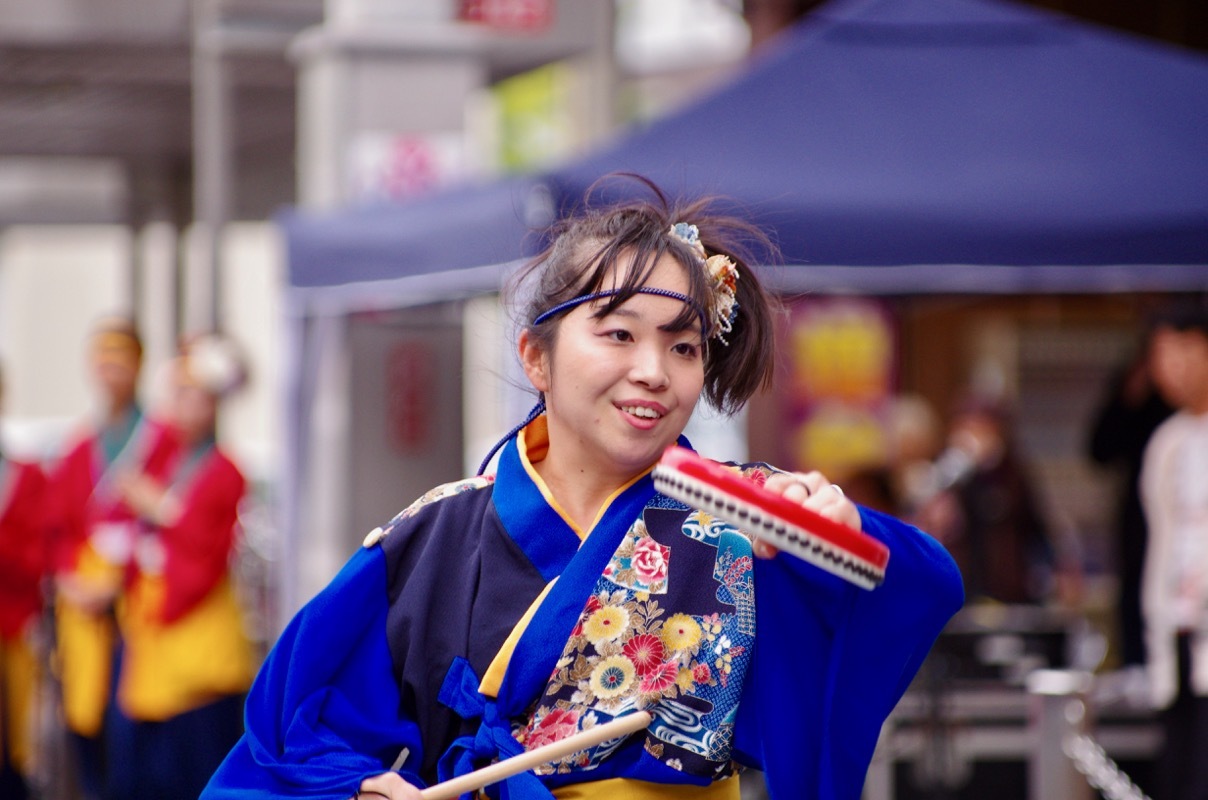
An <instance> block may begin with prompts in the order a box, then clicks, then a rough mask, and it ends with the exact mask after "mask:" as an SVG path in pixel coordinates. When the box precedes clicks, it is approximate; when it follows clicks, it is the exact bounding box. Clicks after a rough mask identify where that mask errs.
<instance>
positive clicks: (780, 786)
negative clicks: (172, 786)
mask: <svg viewBox="0 0 1208 800" xmlns="http://www.w3.org/2000/svg"><path fill="white" fill-rule="evenodd" d="M544 436H545V429H544V420H543V419H538V420H537V422H535V423H534V424H532V425H530V426H529V427H528V428H527V429H526V430H525V431H523V432H522V434H521V436H520V437H518V439H517V440H515V441H512V442H510V443H509V444H508V445H507V447H505V448H504V450H503V452H502V454H501V457H500V462H499V468H498V474H497V476H496V478H495V479H494V480H491V479H489V478H476V479H471V480H469V481H464V482H461V483H458V484H453V485H450V486H446V487H441V488H439V489H437V490H433V492H430V493H429V494H428V495H426V496H425V497H424V498H421V499H420V500H419V501H417V502H416V503H415V504H413V505H412V506H411V507H409V508H408V509H407V510H405V511H404V512H403V513H401V514H400V515H399V516H398V517H396V518H395V519H394V520H392V521H391V522H390V524H389V525H387V526H385V527H384V529H383V531H382V535H381V536H380V537H372V538H373V539H374V541H372V542H370V543H368V544H367V546H366V547H365V548H364V549H362V550H361V551H360V552H358V553H357V554H356V555H355V556H353V558H352V559H351V560H350V561H349V562H348V564H347V565H346V566H345V567H344V569H343V570H342V571H341V572H340V574H339V575H338V576H337V577H336V578H335V579H334V580H333V581H332V583H331V584H330V585H329V586H328V587H327V588H326V589H324V590H323V591H322V592H321V593H320V594H319V595H317V596H316V597H315V598H314V599H313V600H312V601H311V602H310V603H309V604H308V605H307V606H306V607H305V608H303V609H302V610H301V611H300V612H299V613H298V615H297V616H296V617H295V618H294V619H293V621H292V622H291V623H290V625H289V626H288V627H287V628H286V630H285V632H284V633H283V634H282V636H281V638H280V640H279V641H278V642H277V644H276V646H275V648H274V649H273V651H272V653H270V655H269V657H268V660H267V661H266V663H265V664H264V666H263V668H262V669H261V672H260V674H259V676H258V677H257V679H256V682H255V685H254V686H253V688H252V692H251V694H250V695H249V698H248V704H247V713H246V722H247V731H246V733H245V735H244V737H243V738H242V740H241V741H240V742H239V744H238V745H237V746H236V747H235V749H234V750H232V752H231V753H230V755H229V756H228V757H227V759H226V761H225V762H224V763H223V765H222V767H221V768H220V769H219V770H218V772H217V773H216V774H215V776H214V778H213V780H212V781H211V783H210V785H209V787H208V788H207V790H206V793H205V794H203V796H202V797H203V798H204V799H205V800H219V799H220V798H232V799H233V798H241V799H242V798H251V799H253V800H254V799H255V798H281V797H308V798H330V799H331V800H345V799H346V798H348V797H351V796H352V795H353V794H355V792H356V790H357V788H358V786H359V784H360V782H361V780H362V779H364V778H366V777H368V776H371V775H376V774H379V773H381V772H383V771H385V770H387V769H389V768H391V767H392V766H396V765H397V769H398V770H399V771H400V772H401V773H402V775H403V777H404V778H406V779H407V780H408V781H409V782H411V783H414V784H415V785H417V786H425V785H431V784H433V783H435V782H437V781H439V780H444V779H447V778H449V777H451V776H452V775H454V774H461V773H463V772H466V771H469V770H471V769H473V768H475V767H476V766H481V765H483V764H485V763H489V762H490V761H492V760H494V759H498V758H505V757H508V756H511V755H514V754H516V753H519V752H521V751H522V750H523V749H524V748H525V747H529V748H533V747H537V746H540V745H541V744H544V743H546V742H548V741H552V740H556V739H559V738H562V737H564V736H566V735H570V734H572V733H574V732H575V731H577V730H580V729H582V728H585V727H589V726H591V725H594V724H599V723H602V722H607V721H608V720H609V719H612V718H614V717H616V716H619V715H623V714H626V713H629V712H630V711H632V710H633V709H635V708H637V707H644V708H646V709H647V710H650V711H651V712H652V713H653V715H654V718H655V720H654V723H653V724H652V725H651V726H650V727H649V728H648V729H647V730H646V732H645V733H644V735H637V736H633V737H630V738H629V739H627V740H625V741H624V742H619V743H618V742H611V743H606V744H605V745H601V746H598V747H596V748H593V749H592V750H590V751H588V752H584V753H577V754H575V755H574V756H573V757H569V758H567V759H564V760H563V761H562V762H560V763H558V764H555V765H551V766H549V767H547V768H543V769H541V770H539V771H538V772H539V774H534V773H525V774H524V775H521V776H518V777H516V778H514V779H511V780H509V781H508V782H506V783H505V784H501V785H498V786H495V787H492V789H491V790H490V792H491V794H492V796H495V797H501V798H508V800H548V798H550V797H551V792H554V793H556V791H557V789H558V787H560V786H564V785H567V784H572V783H580V782H584V781H599V780H606V779H618V778H628V779H634V780H640V781H648V782H654V783H678V784H693V785H702V786H703V785H708V784H710V783H711V782H713V781H716V780H722V779H726V778H728V777H729V776H730V775H731V774H733V772H734V770H735V765H736V764H742V765H746V766H751V767H755V768H758V769H762V770H763V771H764V772H765V779H766V783H767V786H768V790H769V793H770V794H771V797H772V798H773V800H797V799H798V798H805V799H806V800H812V799H813V798H817V800H832V799H834V800H856V798H858V797H859V795H860V791H861V788H862V786H863V782H864V775H865V771H866V770H867V767H868V763H869V760H870V759H871V757H872V753H873V749H874V747H875V745H876V741H877V736H878V733H879V730H880V727H881V723H882V722H883V721H884V719H885V718H886V716H887V715H888V714H889V712H890V711H891V710H892V709H893V707H894V705H895V704H896V703H897V701H898V699H899V698H900V697H901V695H902V692H903V691H904V690H905V689H906V686H907V685H908V684H909V683H910V681H911V679H912V678H913V676H914V674H915V672H916V671H917V669H918V667H919V665H920V664H921V663H922V660H923V658H924V656H925V655H926V654H927V652H928V650H929V649H930V647H931V645H932V643H933V641H934V639H935V637H936V635H937V634H938V633H939V631H940V629H941V628H942V627H943V625H944V624H945V623H946V622H947V620H948V619H949V618H950V617H951V615H952V614H954V613H955V612H956V610H957V609H958V608H959V607H960V604H961V602H962V600H963V594H962V589H961V581H960V577H959V573H958V571H957V569H956V567H955V565H954V564H953V562H952V560H951V559H950V558H949V556H948V554H947V553H946V552H945V551H944V550H943V548H942V547H940V546H939V545H938V544H937V543H936V542H935V541H934V540H933V539H931V538H930V537H928V536H926V535H925V534H922V533H920V532H919V531H918V530H916V529H914V528H912V527H910V526H907V525H905V524H903V523H901V522H899V521H897V520H894V519H892V518H890V517H887V516H885V515H882V514H879V513H876V512H873V511H870V510H867V509H861V517H862V521H863V528H864V530H865V531H866V532H867V533H869V534H871V535H872V536H875V537H876V538H878V539H880V540H881V541H883V542H885V543H886V544H887V545H888V546H889V549H890V552H891V557H890V563H889V567H888V569H887V572H886V579H885V582H884V584H882V585H881V586H880V587H879V588H877V589H876V590H874V591H871V592H869V591H864V590H862V589H859V588H856V587H854V586H852V585H850V584H848V583H845V582H844V581H842V580H840V579H839V578H837V577H835V576H833V575H831V574H829V573H826V572H823V571H821V570H819V569H817V568H816V567H814V566H812V565H810V564H807V563H805V562H803V561H800V560H798V559H796V558H794V557H792V556H790V555H786V554H780V555H778V556H776V557H775V558H773V559H766V560H765V559H757V558H753V557H752V554H751V544H750V540H749V538H748V537H747V535H746V534H745V533H743V532H742V531H739V530H737V529H735V528H734V527H732V526H730V525H728V524H725V523H722V522H720V521H719V520H716V519H712V518H710V517H709V516H708V515H706V514H704V513H702V512H699V511H695V510H693V509H689V508H687V507H685V506H684V505H682V504H680V503H678V502H677V501H674V500H671V499H669V498H666V497H664V496H662V495H659V494H658V493H657V492H656V491H655V490H654V487H653V484H652V481H651V479H650V477H649V475H644V476H642V477H640V478H638V479H637V480H636V481H634V482H633V483H631V484H630V485H628V486H627V487H623V489H622V490H621V491H619V492H618V493H617V494H616V495H615V496H614V497H613V498H612V500H611V501H610V503H609V504H608V506H607V508H606V509H605V510H604V512H602V514H601V517H600V519H599V520H598V521H597V523H596V524H595V526H594V527H593V528H592V530H591V531H590V534H589V535H586V537H585V538H583V539H580V536H579V535H578V533H577V532H576V531H575V530H574V528H573V527H572V526H570V525H569V524H568V523H567V522H566V520H565V519H564V518H563V517H562V516H561V514H560V513H559V512H558V510H557V508H556V505H555V504H553V503H552V502H551V501H550V500H549V498H548V497H547V494H546V491H545V489H544V486H543V484H542V483H541V481H540V479H539V478H537V475H536V472H535V471H534V470H533V468H532V466H531V463H529V458H528V454H529V453H540V452H541V450H543V447H544V443H545V441H544ZM744 469H745V470H746V471H747V472H748V473H750V474H752V475H755V474H756V473H759V472H766V471H767V470H766V467H761V466H752V467H747V468H744ZM537 601H539V602H537ZM518 623H519V624H518Z"/></svg>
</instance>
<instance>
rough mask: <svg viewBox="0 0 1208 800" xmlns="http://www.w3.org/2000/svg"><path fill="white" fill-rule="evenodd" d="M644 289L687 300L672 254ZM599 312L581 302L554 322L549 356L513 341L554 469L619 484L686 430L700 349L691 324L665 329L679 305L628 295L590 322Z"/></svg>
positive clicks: (700, 367)
mask: <svg viewBox="0 0 1208 800" xmlns="http://www.w3.org/2000/svg"><path fill="white" fill-rule="evenodd" d="M628 267H629V265H628V263H625V262H622V263H620V264H618V266H617V269H618V270H623V269H628ZM618 283H619V281H618ZM646 285H647V286H648V287H651V288H655V287H657V288H661V289H669V290H671V291H674V292H679V293H681V294H687V293H688V279H687V276H685V275H684V271H683V267H682V266H680V264H679V262H677V261H676V260H675V259H674V258H672V257H671V256H664V257H663V258H662V259H660V260H659V261H658V263H657V264H656V265H655V268H654V270H653V272H652V273H651V275H650V279H649V281H648V282H647V284H646ZM599 305H600V304H598V303H584V304H582V305H579V306H577V307H575V308H574V309H573V310H572V311H570V312H568V313H567V314H566V315H565V316H563V317H562V319H561V321H560V324H559V327H558V331H557V334H556V338H555V340H554V347H553V350H552V352H549V353H545V352H542V351H540V349H539V348H538V347H537V346H536V345H535V343H534V342H533V341H532V340H531V339H529V338H528V337H527V336H522V337H521V357H522V360H523V362H524V366H525V371H526V372H527V373H528V376H529V379H530V380H532V382H533V385H534V386H535V387H536V388H537V389H538V390H540V391H543V392H544V393H545V402H546V408H547V416H548V420H549V430H550V452H549V458H550V459H554V458H557V459H558V462H559V464H560V465H561V467H562V468H565V467H566V465H572V468H578V469H589V470H596V471H602V472H605V473H607V474H610V475H614V476H615V477H617V478H619V479H627V478H629V477H632V476H633V475H636V474H637V473H639V472H641V471H643V470H645V469H646V468H648V467H649V466H650V465H652V464H653V463H654V462H655V461H657V460H658V458H659V456H661V455H662V453H663V450H664V449H666V448H667V447H668V446H669V445H671V444H673V443H674V442H675V440H676V439H677V438H678V437H679V435H680V433H681V432H682V431H683V430H684V426H685V425H687V424H688V418H689V417H691V416H692V410H693V409H694V408H695V407H696V401H697V400H698V399H699V398H700V393H701V388H702V386H703V385H704V374H705V372H704V351H703V346H702V343H701V333H700V329H699V326H698V325H697V324H693V325H692V327H691V328H690V329H688V330H684V331H678V332H673V331H671V330H668V329H667V326H668V325H669V324H670V323H671V322H672V321H673V320H674V319H675V318H676V317H677V316H678V315H679V314H680V313H681V312H682V311H683V303H682V301H679V300H675V299H672V298H668V297H660V296H656V295H650V294H637V295H634V296H633V297H632V298H630V299H629V300H628V301H626V302H625V303H624V304H622V305H621V306H620V307H618V308H617V309H616V310H615V311H614V312H613V313H611V314H609V315H608V316H606V317H602V318H599V319H595V318H593V316H592V315H593V314H594V313H595V312H596V310H597V309H598V308H599Z"/></svg>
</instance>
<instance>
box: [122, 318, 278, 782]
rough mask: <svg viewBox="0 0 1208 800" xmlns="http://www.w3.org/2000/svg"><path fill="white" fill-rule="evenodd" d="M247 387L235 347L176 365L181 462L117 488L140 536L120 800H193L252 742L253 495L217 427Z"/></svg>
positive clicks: (193, 353)
mask: <svg viewBox="0 0 1208 800" xmlns="http://www.w3.org/2000/svg"><path fill="white" fill-rule="evenodd" d="M244 378H245V370H244V367H243V362H242V359H241V358H240V357H239V355H238V353H237V351H236V350H235V348H234V346H233V345H232V343H231V342H230V341H228V340H226V339H223V338H220V337H217V336H212V335H207V336H201V337H198V338H195V339H193V340H190V341H188V342H187V343H186V344H185V346H184V347H183V348H182V353H181V356H180V357H179V358H178V359H177V360H176V362H175V363H174V364H173V365H172V379H173V386H172V399H171V403H170V406H171V407H170V413H169V417H170V422H171V426H172V432H173V436H174V437H175V439H176V444H177V447H176V448H175V450H174V453H173V456H172V457H171V458H169V459H165V460H163V461H155V462H149V463H148V464H147V465H146V467H145V468H144V469H142V470H132V469H131V470H125V469H123V470H120V471H119V472H118V474H117V476H116V481H115V483H116V487H117V490H118V492H119V493H120V495H121V497H122V498H123V500H124V502H125V503H126V504H127V505H128V506H129V507H130V508H131V509H132V510H133V511H134V512H135V514H136V516H137V521H138V525H137V535H136V537H135V540H134V548H133V555H132V558H131V562H130V571H129V577H128V580H127V583H126V588H125V592H124V602H123V604H122V606H121V608H120V610H119V614H118V623H119V627H120V630H121V634H122V641H123V645H124V652H123V657H122V664H121V673H120V676H119V679H118V686H117V707H118V710H119V712H120V713H121V714H122V715H123V717H124V718H125V719H127V720H129V721H130V723H131V727H132V731H133V735H132V737H131V738H130V740H129V745H130V750H129V752H128V758H124V759H122V764H123V768H122V769H121V770H120V771H119V775H118V780H117V782H116V784H115V787H114V788H115V792H114V794H115V796H119V797H155V798H160V799H161V800H170V799H171V798H181V799H182V800H185V799H186V798H187V799H188V800H193V798H196V797H197V796H198V794H200V793H201V790H202V788H203V787H204V786H205V783H206V781H207V780H208V778H209V776H210V774H211V773H213V771H214V770H215V768H217V766H218V764H219V763H220V762H221V760H222V758H223V756H224V755H225V754H226V752H227V751H228V750H229V749H230V748H231V746H232V745H234V743H235V741H236V740H238V738H239V736H240V734H241V733H242V729H243V726H242V710H243V696H244V694H245V693H246V691H247V689H248V687H249V686H250V685H251V680H252V677H253V673H254V669H255V665H254V663H253V655H252V648H251V644H250V642H249V640H248V638H247V637H246V635H245V633H244V628H243V620H242V613H241V609H240V606H239V603H238V598H237V597H236V593H235V587H234V584H233V580H232V578H231V576H230V573H229V569H230V563H231V558H232V554H233V551H234V548H235V545H236V532H237V528H238V508H239V503H240V501H241V500H242V498H243V495H244V491H245V486H246V483H245V480H244V477H243V475H242V473H241V472H240V471H239V468H238V467H237V466H236V465H235V464H234V462H233V461H232V460H231V459H230V458H229V457H228V456H227V455H226V454H225V453H224V452H223V451H222V449H221V448H219V447H218V445H217V442H216V423H217V412H218V405H219V401H220V399H221V398H223V397H225V396H226V395H228V394H229V393H230V392H232V391H234V390H235V389H236V388H238V387H239V386H240V385H242V384H243V382H244ZM127 766H128V767H129V768H126V767H127Z"/></svg>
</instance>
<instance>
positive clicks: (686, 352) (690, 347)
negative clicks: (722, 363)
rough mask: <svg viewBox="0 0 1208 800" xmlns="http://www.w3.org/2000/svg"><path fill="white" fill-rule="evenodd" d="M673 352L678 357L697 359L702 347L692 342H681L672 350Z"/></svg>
mask: <svg viewBox="0 0 1208 800" xmlns="http://www.w3.org/2000/svg"><path fill="white" fill-rule="evenodd" d="M671 350H672V352H674V353H676V354H677V355H681V356H686V357H688V358H696V354H697V353H698V352H700V347H699V346H697V345H695V344H693V343H692V342H680V343H679V344H677V345H676V346H675V347H673V348H671Z"/></svg>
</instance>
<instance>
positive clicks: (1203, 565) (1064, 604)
mask: <svg viewBox="0 0 1208 800" xmlns="http://www.w3.org/2000/svg"><path fill="white" fill-rule="evenodd" d="M890 416H891V420H890V425H889V429H890V431H891V436H890V438H891V441H892V445H891V448H890V449H891V452H892V456H893V457H892V458H891V459H890V460H889V462H888V464H887V465H885V466H883V467H878V468H875V469H872V470H870V471H868V472H866V473H864V474H862V475H861V476H859V479H858V480H852V481H847V482H845V485H846V486H850V487H851V489H850V490H849V494H851V495H853V496H856V495H857V493H858V494H859V497H860V499H861V501H862V502H865V503H866V504H868V505H871V506H873V507H879V508H882V509H883V510H886V511H889V512H891V513H894V514H896V515H899V516H901V517H902V518H903V519H908V520H911V521H913V522H915V523H916V524H918V526H919V527H920V528H922V529H923V530H926V531H928V532H929V533H931V534H932V535H934V536H935V537H936V538H938V539H939V540H940V541H941V542H942V543H943V544H944V545H945V546H946V547H947V548H948V550H949V551H950V552H951V553H952V555H953V557H954V558H955V560H956V561H957V563H958V565H959V566H960V569H961V572H962V575H963V578H964V581H965V590H966V596H967V598H968V603H967V606H966V608H965V610H964V611H962V612H961V614H958V617H957V618H956V619H954V620H953V623H954V624H955V625H958V626H959V625H961V624H962V615H964V621H965V622H968V620H969V619H970V618H972V619H975V620H996V621H998V622H999V623H1006V622H1007V621H1008V620H1010V619H1012V614H1011V611H1013V610H1014V611H1018V610H1020V609H1036V610H1039V609H1045V610H1048V611H1051V612H1053V613H1052V614H1051V615H1050V616H1049V617H1048V618H1049V619H1054V618H1055V619H1065V620H1079V619H1080V620H1081V621H1082V622H1085V616H1086V594H1085V587H1084V580H1083V574H1082V572H1083V562H1084V559H1083V556H1082V553H1081V547H1080V544H1079V542H1078V537H1077V535H1076V534H1075V535H1070V534H1068V533H1062V532H1060V531H1059V530H1055V528H1056V527H1057V526H1054V525H1053V524H1051V519H1052V517H1053V515H1052V514H1049V513H1046V508H1045V504H1044V503H1043V502H1042V499H1041V494H1040V492H1039V491H1038V484H1037V481H1036V478H1035V476H1034V474H1033V471H1032V469H1031V468H1030V465H1029V460H1028V457H1027V454H1026V453H1024V452H1022V449H1021V448H1020V446H1019V445H1018V440H1017V437H1016V426H1015V422H1014V420H1013V418H1012V414H1011V409H1010V408H1009V406H1008V405H1007V404H1005V403H1003V402H1002V399H1001V398H1000V397H987V396H980V395H978V394H976V393H971V394H968V395H966V396H964V397H962V398H961V399H960V400H959V401H958V402H957V403H956V404H955V405H954V407H953V408H952V409H951V411H950V414H949V415H948V419H947V421H946V425H945V424H944V423H943V422H941V418H940V415H939V414H938V413H937V412H936V411H935V410H934V409H933V408H932V407H931V406H930V405H929V404H928V403H927V402H926V401H925V400H923V399H922V398H920V397H915V396H907V397H900V398H898V399H897V401H896V403H895V405H894V407H893V411H892V413H891V415H890ZM1085 439H1086V452H1085V454H1084V455H1085V457H1086V458H1087V459H1088V460H1090V461H1091V462H1094V463H1095V464H1097V465H1099V466H1101V467H1103V468H1107V469H1112V470H1115V471H1116V472H1117V477H1118V478H1119V483H1118V485H1119V487H1120V489H1119V492H1118V496H1117V499H1116V503H1115V505H1114V508H1113V509H1111V520H1112V529H1111V537H1112V553H1111V557H1110V562H1109V563H1110V566H1111V570H1112V572H1113V573H1114V575H1113V577H1114V579H1115V585H1116V592H1115V608H1114V612H1115V618H1114V620H1112V622H1111V624H1110V625H1109V626H1107V627H1108V628H1109V630H1107V631H1104V633H1105V634H1109V638H1110V639H1111V641H1112V646H1111V647H1110V651H1111V652H1110V653H1109V652H1108V649H1107V648H1105V649H1103V650H1101V651H1100V652H1099V654H1098V656H1097V657H1096V658H1094V659H1093V660H1092V661H1091V663H1081V664H1078V663H1068V661H1067V662H1066V663H1056V664H1049V665H1048V666H1054V667H1072V668H1079V669H1099V670H1101V671H1110V672H1111V673H1112V675H1113V676H1115V677H1119V678H1122V680H1120V681H1119V682H1120V683H1121V684H1122V685H1124V686H1125V687H1126V692H1125V693H1126V694H1133V695H1134V697H1136V696H1139V697H1140V702H1141V703H1142V704H1143V705H1144V706H1146V707H1149V708H1152V709H1154V710H1156V719H1157V721H1158V723H1159V727H1160V728H1161V730H1162V734H1163V735H1162V740H1161V744H1160V745H1159V748H1158V752H1157V755H1156V760H1155V763H1154V766H1153V771H1152V775H1153V778H1152V785H1151V786H1150V787H1149V791H1150V792H1151V794H1152V796H1153V797H1155V798H1156V800H1184V799H1185V800H1208V762H1205V760H1204V759H1203V758H1202V754H1203V753H1204V752H1205V751H1206V749H1208V302H1206V301H1205V299H1204V298H1203V297H1198V298H1192V299H1187V300H1185V301H1182V302H1178V303H1174V304H1172V305H1169V306H1166V307H1163V308H1161V309H1159V310H1158V311H1156V312H1155V313H1154V314H1152V315H1151V318H1150V319H1149V320H1148V321H1147V324H1146V326H1145V329H1144V331H1143V332H1142V333H1141V335H1140V336H1139V341H1138V345H1137V347H1136V348H1135V352H1134V354H1133V356H1132V358H1131V359H1130V360H1129V361H1128V363H1126V364H1124V365H1122V366H1121V368H1120V369H1119V370H1118V371H1117V372H1116V374H1114V375H1113V376H1112V377H1111V379H1110V381H1109V382H1108V384H1107V385H1106V386H1105V387H1104V388H1103V393H1102V397H1101V398H1100V400H1099V402H1098V405H1097V408H1096V411H1095V414H1094V416H1093V418H1092V419H1090V420H1088V424H1087V429H1086V431H1085ZM986 609H990V610H991V611H992V612H993V613H980V614H979V612H984V611H985V610H986ZM1045 618H1046V617H1045V615H1043V614H1015V615H1014V619H1015V620H1017V621H1018V620H1021V619H1022V620H1030V621H1031V623H1028V624H1022V625H1020V626H1019V627H1015V628H1012V629H1011V632H1012V633H1017V634H1021V635H1027V634H1028V633H1029V632H1031V633H1042V632H1043V631H1040V630H1039V629H1034V630H1032V631H1029V630H1028V627H1029V624H1031V625H1032V626H1033V627H1034V628H1036V625H1035V623H1036V621H1037V620H1043V619H1045ZM977 627H978V624H977V623H972V624H967V625H966V627H965V629H964V630H965V631H968V630H973V629H976V628H977ZM981 627H982V628H983V629H984V632H985V633H986V634H990V635H992V634H995V633H999V632H1001V630H995V629H994V626H993V625H989V626H987V625H982V626H981ZM942 644H943V637H941V646H942ZM1067 657H1069V654H1068V653H1067ZM1069 658H1070V660H1072V657H1069Z"/></svg>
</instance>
